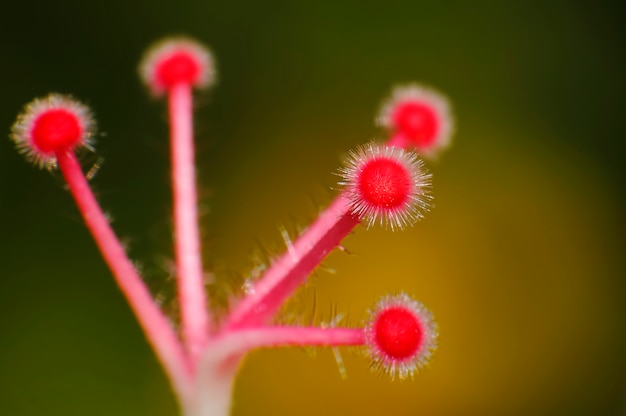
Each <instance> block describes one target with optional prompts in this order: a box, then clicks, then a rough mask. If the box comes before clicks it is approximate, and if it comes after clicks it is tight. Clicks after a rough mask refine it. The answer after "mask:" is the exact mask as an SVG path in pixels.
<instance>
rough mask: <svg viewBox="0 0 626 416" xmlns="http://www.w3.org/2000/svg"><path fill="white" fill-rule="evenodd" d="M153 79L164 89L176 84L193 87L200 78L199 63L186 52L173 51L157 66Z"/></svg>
mask: <svg viewBox="0 0 626 416" xmlns="http://www.w3.org/2000/svg"><path fill="white" fill-rule="evenodd" d="M154 77H155V81H156V82H158V83H159V84H161V85H162V86H163V87H164V88H166V89H168V88H171V87H172V86H174V85H176V84H191V85H193V84H195V83H196V82H198V80H199V77H200V63H199V62H198V60H197V59H196V57H195V56H192V54H191V53H189V52H188V51H184V50H180V51H174V52H173V53H172V54H171V55H170V56H167V57H164V58H163V60H162V61H161V62H159V63H158V64H157V66H156V68H155V70H154Z"/></svg>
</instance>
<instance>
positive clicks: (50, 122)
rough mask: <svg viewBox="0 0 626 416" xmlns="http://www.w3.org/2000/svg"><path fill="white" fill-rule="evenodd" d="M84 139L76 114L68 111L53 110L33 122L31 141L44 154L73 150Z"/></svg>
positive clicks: (61, 109)
mask: <svg viewBox="0 0 626 416" xmlns="http://www.w3.org/2000/svg"><path fill="white" fill-rule="evenodd" d="M82 137H83V129H82V126H81V125H80V122H79V120H78V118H77V117H76V114H72V113H71V112H69V111H67V110H66V109H63V108H58V109H51V110H48V111H46V112H44V113H42V114H41V115H39V117H37V118H36V119H35V120H33V127H32V130H31V140H32V143H33V145H34V146H35V147H36V148H37V150H39V151H41V152H43V153H55V152H58V151H60V150H64V149H69V148H73V147H74V146H76V145H77V144H78V143H80V141H81V139H82Z"/></svg>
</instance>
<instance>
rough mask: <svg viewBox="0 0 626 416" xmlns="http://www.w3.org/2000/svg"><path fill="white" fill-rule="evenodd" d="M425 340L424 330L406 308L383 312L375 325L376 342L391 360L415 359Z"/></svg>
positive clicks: (393, 308) (394, 308) (395, 308)
mask: <svg viewBox="0 0 626 416" xmlns="http://www.w3.org/2000/svg"><path fill="white" fill-rule="evenodd" d="M422 339H423V329H422V327H421V324H420V322H419V321H418V319H417V317H416V316H415V314H414V313H413V312H412V311H410V310H408V309H407V308H404V307H399V306H398V307H391V308H389V309H386V310H384V311H382V312H381V313H380V314H379V315H378V317H377V318H376V322H375V323H374V341H375V343H376V346H377V347H378V349H379V350H380V351H381V352H382V353H383V354H385V355H387V356H388V357H389V358H390V359H393V360H404V359H409V358H411V357H413V356H414V355H415V354H416V353H417V351H418V349H419V347H420V345H421V343H422Z"/></svg>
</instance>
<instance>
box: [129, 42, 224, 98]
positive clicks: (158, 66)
mask: <svg viewBox="0 0 626 416" xmlns="http://www.w3.org/2000/svg"><path fill="white" fill-rule="evenodd" d="M139 72H140V74H141V76H142V78H143V80H144V82H145V83H146V84H147V85H148V87H150V89H151V90H152V93H153V94H155V95H160V94H162V93H164V92H166V91H168V90H169V89H170V88H172V87H173V86H175V85H177V84H187V85H190V86H193V87H197V88H203V87H207V86H209V85H211V84H212V83H213V82H214V80H215V68H214V64H213V57H212V56H211V53H210V52H209V51H208V50H207V49H206V48H205V47H204V46H203V45H202V44H200V43H198V42H196V41H194V40H192V39H188V38H172V39H165V40H163V41H160V42H158V43H156V44H155V45H153V46H152V47H150V48H149V49H148V51H147V52H146V54H145V55H144V57H143V58H142V60H141V64H140V65H139Z"/></svg>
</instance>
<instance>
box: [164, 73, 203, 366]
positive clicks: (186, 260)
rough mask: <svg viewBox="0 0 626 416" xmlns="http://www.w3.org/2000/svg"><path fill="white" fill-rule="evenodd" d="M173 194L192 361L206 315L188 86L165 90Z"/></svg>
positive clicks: (198, 348)
mask: <svg viewBox="0 0 626 416" xmlns="http://www.w3.org/2000/svg"><path fill="white" fill-rule="evenodd" d="M169 116H170V133H171V151H172V188H173V194H174V195H173V196H174V244H175V255H176V268H177V281H178V294H179V299H180V309H181V322H182V327H183V337H184V339H185V342H186V345H187V349H188V351H189V354H190V356H191V359H192V361H193V362H196V361H197V360H198V359H199V357H200V354H201V352H202V349H203V348H204V346H205V344H206V341H207V338H208V330H209V327H208V325H209V317H208V310H207V304H206V295H205V288H204V276H203V271H202V258H201V255H200V235H199V234H200V233H199V230H198V207H197V204H198V202H197V195H196V178H195V167H194V166H195V160H194V143H193V120H192V94H191V86H190V85H189V84H185V83H178V84H176V85H174V86H173V87H172V88H171V89H170V91H169Z"/></svg>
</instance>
